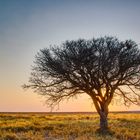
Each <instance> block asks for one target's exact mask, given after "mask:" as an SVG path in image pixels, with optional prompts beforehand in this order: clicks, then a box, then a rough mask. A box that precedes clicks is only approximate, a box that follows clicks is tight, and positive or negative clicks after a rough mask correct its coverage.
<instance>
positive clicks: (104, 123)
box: [100, 111, 108, 131]
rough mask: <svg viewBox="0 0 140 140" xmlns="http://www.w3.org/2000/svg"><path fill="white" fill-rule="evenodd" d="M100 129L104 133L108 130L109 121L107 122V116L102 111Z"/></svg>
mask: <svg viewBox="0 0 140 140" xmlns="http://www.w3.org/2000/svg"><path fill="white" fill-rule="evenodd" d="M100 129H101V130H102V131H104V130H107V129H108V120H107V114H106V113H105V112H103V111H100Z"/></svg>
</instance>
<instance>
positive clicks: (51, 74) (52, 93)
mask: <svg viewBox="0 0 140 140" xmlns="http://www.w3.org/2000/svg"><path fill="white" fill-rule="evenodd" d="M29 83H30V84H28V85H24V88H32V89H34V91H35V92H37V93H39V94H41V95H43V96H45V97H47V98H46V99H47V100H46V103H47V104H49V105H50V106H55V105H56V104H59V102H61V101H62V100H63V99H69V98H71V97H75V96H77V95H79V94H80V95H81V94H85V93H86V94H88V95H89V96H90V97H91V99H92V101H93V103H94V105H95V108H96V110H97V112H98V114H99V115H100V130H101V131H104V130H107V128H108V121H107V116H108V112H109V111H108V106H109V104H110V102H111V101H112V99H113V97H115V96H120V97H121V98H122V99H123V100H124V104H125V105H128V103H133V104H137V105H140V50H139V48H138V45H137V44H136V43H135V42H134V41H131V40H126V41H119V40H118V39H117V38H115V37H101V38H97V39H92V40H84V39H79V40H76V41H66V42H65V43H63V44H62V45H60V46H54V47H50V48H45V49H42V50H40V52H39V53H38V54H37V55H36V59H35V66H34V67H33V71H32V73H31V77H30V79H29Z"/></svg>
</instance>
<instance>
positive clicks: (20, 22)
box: [0, 0, 140, 111]
mask: <svg viewBox="0 0 140 140" xmlns="http://www.w3.org/2000/svg"><path fill="white" fill-rule="evenodd" d="M139 13H140V1H139V0H0V77H1V78H0V111H26V110H27V111H46V110H47V109H46V108H44V107H42V103H41V102H40V100H42V99H38V96H36V95H35V94H33V93H32V91H28V92H23V90H22V89H21V85H22V84H23V83H26V82H27V81H28V77H29V74H30V69H31V67H30V65H32V64H33V60H34V56H35V54H36V53H37V51H39V50H40V49H41V48H44V47H47V46H48V45H50V44H60V43H62V42H63V41H65V40H67V39H68V40H71V39H78V38H86V39H90V38H92V37H99V36H104V35H111V36H116V37H118V38H119V39H120V40H124V39H132V40H134V41H136V42H137V43H140V15H139ZM28 93H29V94H28ZM33 100H34V101H33ZM31 101H33V104H31ZM78 102H79V103H80V102H82V104H83V103H85V102H87V101H85V100H84V99H83V100H81V101H80V98H79V101H78ZM75 103H76V102H75ZM82 104H79V106H77V108H71V106H70V104H69V105H67V106H66V105H65V107H63V105H62V107H61V108H62V110H60V111H66V110H67V108H69V110H71V111H77V110H78V111H89V110H92V108H91V106H90V105H89V106H88V107H87V108H85V110H84V109H83V108H80V106H81V105H82ZM114 108H115V107H114ZM124 109H125V108H124ZM132 109H138V107H132V108H130V110H132ZM112 110H113V108H112ZM116 110H117V109H116Z"/></svg>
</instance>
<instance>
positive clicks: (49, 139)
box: [0, 113, 140, 140]
mask: <svg viewBox="0 0 140 140" xmlns="http://www.w3.org/2000/svg"><path fill="white" fill-rule="evenodd" d="M108 118H109V125H110V132H108V133H106V134H100V133H98V131H97V129H98V128H99V117H98V115H97V114H96V113H63V114H62V113H56V114H51V113H0V140H139V139H140V114H139V113H110V114H109V117H108Z"/></svg>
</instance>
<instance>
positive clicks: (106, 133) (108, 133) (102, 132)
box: [95, 128, 115, 136]
mask: <svg viewBox="0 0 140 140" xmlns="http://www.w3.org/2000/svg"><path fill="white" fill-rule="evenodd" d="M95 134H96V135H98V136H113V135H114V134H115V132H114V131H112V130H111V129H110V128H107V129H104V130H103V129H101V128H98V129H97V130H96V131H95Z"/></svg>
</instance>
